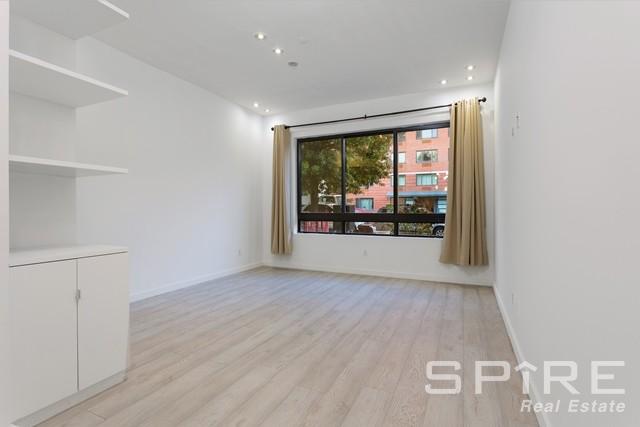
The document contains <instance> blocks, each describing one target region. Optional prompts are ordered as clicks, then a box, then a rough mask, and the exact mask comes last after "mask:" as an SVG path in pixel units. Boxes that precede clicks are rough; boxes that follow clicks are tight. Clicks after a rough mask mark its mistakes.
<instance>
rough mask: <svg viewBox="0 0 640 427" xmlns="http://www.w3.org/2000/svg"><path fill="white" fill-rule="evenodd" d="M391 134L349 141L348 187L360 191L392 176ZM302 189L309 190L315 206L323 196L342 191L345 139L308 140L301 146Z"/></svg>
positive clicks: (305, 192) (311, 202)
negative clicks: (343, 146)
mask: <svg viewBox="0 0 640 427" xmlns="http://www.w3.org/2000/svg"><path fill="white" fill-rule="evenodd" d="M392 143H393V138H392V136H391V135H370V136H359V137H352V138H348V139H347V143H346V154H347V158H346V183H345V184H346V190H347V193H352V194H358V193H360V192H362V190H363V189H364V188H368V187H370V186H372V185H376V184H380V182H381V181H382V180H383V179H385V178H387V177H388V176H389V172H390V170H391V168H392V166H393V165H392V161H391V157H390V155H389V153H390V151H391V146H392ZM300 154H301V165H300V167H301V178H302V179H301V181H302V182H301V183H300V184H301V186H302V193H303V194H308V195H309V199H310V204H311V206H312V207H317V206H318V201H319V196H320V195H325V194H326V195H328V194H340V193H341V192H342V187H341V186H342V143H341V140H340V139H327V140H321V141H307V142H304V143H303V144H302V147H301V152H300Z"/></svg>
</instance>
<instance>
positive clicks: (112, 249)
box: [9, 245, 128, 267]
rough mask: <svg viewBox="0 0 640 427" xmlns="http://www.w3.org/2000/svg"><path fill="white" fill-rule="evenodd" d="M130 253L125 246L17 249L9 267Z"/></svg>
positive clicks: (10, 255) (12, 255)
mask: <svg viewBox="0 0 640 427" xmlns="http://www.w3.org/2000/svg"><path fill="white" fill-rule="evenodd" d="M123 252H128V249H127V248H126V247H124V246H111V245H82V246H56V247H44V248H33V249H15V250H13V249H12V250H11V252H10V253H9V267H18V266H21V265H29V264H40V263H44V262H54V261H64V260H69V259H78V258H88V257H93V256H101V255H111V254H117V253H123Z"/></svg>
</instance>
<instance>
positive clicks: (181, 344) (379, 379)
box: [42, 267, 537, 427]
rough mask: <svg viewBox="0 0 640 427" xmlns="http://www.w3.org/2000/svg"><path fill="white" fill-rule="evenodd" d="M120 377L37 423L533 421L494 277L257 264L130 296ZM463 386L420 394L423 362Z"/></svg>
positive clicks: (138, 426) (529, 425)
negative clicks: (395, 275)
mask: <svg viewBox="0 0 640 427" xmlns="http://www.w3.org/2000/svg"><path fill="white" fill-rule="evenodd" d="M131 322H132V323H131V360H132V363H131V366H130V368H129V370H128V378H127V380H126V381H125V382H123V383H122V384H119V385H117V386H115V387H113V388H111V389H109V390H107V391H105V392H103V393H101V394H100V395H98V396H95V397H93V398H91V399H89V400H87V401H85V402H82V403H81V404H79V405H77V406H75V407H74V408H71V409H69V410H68V411H66V412H64V413H62V414H60V415H58V416H56V417H53V418H51V419H50V420H47V421H46V422H45V423H43V424H42V426H44V427H60V426H69V427H75V426H87V427H93V426H101V427H110V426H117V427H127V426H130V427H133V426H135V427H165V426H166V427H175V426H187V427H193V426H210V425H220V426H225V427H226V426H235V427H251V426H272V427H275V426H278V427H282V426H287V427H288V426H305V425H307V426H322V427H325V426H339V425H344V426H348V427H353V426H363V427H364V426H366V427H370V426H371V427H375V426H384V427H387V426H400V425H406V426H421V425H422V426H447V427H449V426H452V427H458V426H462V425H464V426H482V427H495V426H503V425H504V426H518V427H520V426H523V427H533V426H536V425H537V424H536V422H535V417H533V416H531V415H530V414H521V413H519V402H520V399H521V398H522V394H520V393H519V392H520V387H521V379H520V377H519V376H515V375H514V376H512V379H511V380H510V381H509V382H507V383H504V384H488V385H486V386H485V389H486V391H487V392H486V394H484V395H483V396H480V397H478V396H476V395H475V394H474V393H473V378H469V376H472V375H473V369H472V368H473V363H474V362H475V360H486V359H487V358H497V359H498V360H507V361H515V356H514V355H513V349H512V348H511V346H510V342H509V339H508V336H507V334H506V330H505V327H504V323H503V321H502V318H501V317H500V313H499V311H498V308H497V305H496V302H495V296H494V294H493V292H492V290H491V289H484V288H480V289H479V288H474V287H467V286H458V285H444V284H438V283H429V282H420V281H413V280H403V279H389V278H382V277H369V276H360V275H349V274H337V273H323V272H311V271H300V270H286V269H277V268H269V267H263V268H259V269H256V270H252V271H247V272H243V273H239V274H237V275H233V276H229V277H225V278H221V279H218V280H214V281H211V282H207V283H204V284H201V285H197V286H193V287H190V288H186V289H181V290H178V291H176V292H172V293H168V294H163V295H160V296H157V297H153V298H150V299H147V300H144V301H140V302H136V303H133V304H132V305H131ZM435 359H439V360H459V361H461V362H462V364H463V367H464V381H463V384H464V387H463V393H462V394H461V395H459V396H429V395H427V394H426V392H425V391H424V386H425V384H426V381H427V379H426V375H425V367H426V363H427V362H428V361H429V360H435Z"/></svg>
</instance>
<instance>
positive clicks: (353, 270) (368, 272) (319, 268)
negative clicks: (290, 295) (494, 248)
mask: <svg viewBox="0 0 640 427" xmlns="http://www.w3.org/2000/svg"><path fill="white" fill-rule="evenodd" d="M263 265H265V266H267V267H274V268H288V269H292V270H308V271H323V272H328V273H344V274H359V275H362V276H376V277H389V278H393V279H410V280H422V281H427V282H438V283H451V284H454V285H473V286H485V287H493V283H483V282H478V281H473V280H464V279H463V280H458V279H456V280H455V281H454V280H452V279H451V278H446V277H439V276H436V275H430V274H414V273H401V272H395V271H384V270H369V269H357V268H343V267H324V266H317V265H301V264H295V265H280V264H278V263H277V262H265V263H264V264H263Z"/></svg>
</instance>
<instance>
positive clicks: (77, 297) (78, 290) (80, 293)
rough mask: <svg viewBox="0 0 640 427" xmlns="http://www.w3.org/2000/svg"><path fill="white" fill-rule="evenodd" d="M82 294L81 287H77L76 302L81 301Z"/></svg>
mask: <svg viewBox="0 0 640 427" xmlns="http://www.w3.org/2000/svg"><path fill="white" fill-rule="evenodd" d="M81 296H82V292H80V289H76V302H79V301H80V297H81Z"/></svg>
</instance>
